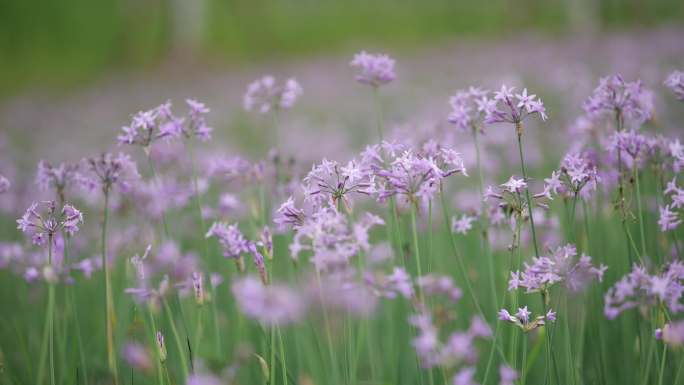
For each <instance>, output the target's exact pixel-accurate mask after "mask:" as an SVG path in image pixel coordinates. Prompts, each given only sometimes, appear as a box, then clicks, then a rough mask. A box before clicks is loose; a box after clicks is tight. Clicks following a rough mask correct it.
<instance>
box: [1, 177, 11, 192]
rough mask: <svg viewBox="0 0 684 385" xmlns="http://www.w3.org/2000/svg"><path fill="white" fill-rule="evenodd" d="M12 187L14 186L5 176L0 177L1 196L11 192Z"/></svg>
mask: <svg viewBox="0 0 684 385" xmlns="http://www.w3.org/2000/svg"><path fill="white" fill-rule="evenodd" d="M11 185H12V184H11V183H10V181H9V179H7V178H5V177H4V176H3V175H0V194H4V193H6V192H7V191H9V189H10V186H11Z"/></svg>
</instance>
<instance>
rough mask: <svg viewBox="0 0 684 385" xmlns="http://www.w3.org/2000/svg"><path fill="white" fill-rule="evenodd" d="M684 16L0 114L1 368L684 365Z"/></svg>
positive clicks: (308, 376)
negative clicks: (579, 40) (592, 40)
mask: <svg viewBox="0 0 684 385" xmlns="http://www.w3.org/2000/svg"><path fill="white" fill-rule="evenodd" d="M682 36H684V34H683V33H682V30H681V29H679V30H674V31H669V32H664V33H662V34H658V33H653V34H650V35H648V37H646V38H644V40H642V41H639V40H638V38H637V37H635V36H631V37H629V38H627V39H626V40H629V41H631V43H624V41H622V40H620V38H615V39H614V40H611V41H608V42H603V43H602V44H604V45H599V46H598V47H603V49H597V47H593V48H591V47H590V48H585V47H582V46H581V45H579V46H575V47H571V43H570V42H567V41H566V42H565V43H562V44H559V45H557V44H554V45H557V46H556V47H555V48H549V49H546V50H543V49H542V50H537V49H536V48H530V47H529V46H526V45H525V44H530V45H531V46H535V44H540V45H545V46H547V47H548V46H550V45H551V44H549V43H548V42H547V43H544V42H534V41H532V42H528V43H525V44H522V45H516V44H517V43H511V46H510V47H512V48H505V47H504V48H501V47H499V48H496V50H498V53H494V54H491V55H490V56H489V57H488V58H489V60H485V59H483V58H479V59H478V57H477V55H474V56H472V57H470V58H469V59H468V58H466V59H464V60H466V61H467V60H471V61H470V62H469V67H470V68H473V67H478V66H482V67H489V68H490V69H491V68H496V67H497V66H496V65H493V64H492V63H493V62H496V60H491V59H492V58H499V59H501V58H513V59H512V61H511V63H518V64H515V65H511V66H510V68H505V69H502V70H501V71H499V72H496V73H495V74H493V75H492V74H491V73H490V74H488V75H484V74H482V73H478V72H473V73H467V74H466V75H460V76H459V75H455V76H456V78H457V81H453V80H452V79H450V76H451V74H452V73H456V72H459V68H458V67H454V66H456V65H457V64H454V63H453V62H450V61H449V60H448V59H445V62H446V63H447V64H446V65H442V66H435V67H432V66H426V65H424V64H420V62H419V61H416V60H415V58H411V57H410V56H411V54H408V53H407V54H406V55H407V56H409V58H407V59H406V60H403V59H402V54H392V53H385V52H384V51H383V52H382V53H378V52H376V50H368V52H367V51H364V50H361V48H363V47H359V49H358V50H357V51H356V52H357V53H354V52H353V51H350V52H349V55H347V56H345V57H337V56H335V57H334V58H332V59H330V58H329V59H327V60H322V61H320V62H318V63H315V64H312V65H314V66H315V68H314V69H311V68H308V67H307V65H306V64H302V65H301V66H297V65H290V66H278V67H277V70H275V71H274V73H277V74H278V75H277V76H274V75H269V73H271V71H270V69H269V68H268V67H264V68H260V69H259V71H260V72H259V73H255V72H250V74H249V78H247V77H244V81H242V80H240V81H236V80H234V79H233V80H232V81H231V83H230V84H231V85H232V87H233V90H234V92H233V94H240V97H234V95H233V96H231V97H228V96H225V95H223V94H220V93H215V92H209V91H207V90H209V89H211V87H209V86H208V87H207V88H203V87H197V86H195V87H193V86H192V85H191V84H190V83H191V82H188V84H189V85H188V87H187V89H188V91H189V93H188V94H187V95H185V97H181V98H175V96H174V98H173V99H170V96H169V97H161V98H157V97H156V93H160V92H161V91H160V90H163V89H164V88H163V87H160V88H159V89H157V91H155V98H154V99H153V98H151V97H150V96H151V94H145V95H144V96H143V97H140V96H138V97H135V98H132V99H135V100H140V99H142V100H146V102H145V104H144V105H140V106H135V107H132V108H130V109H128V110H126V112H121V113H120V114H118V116H121V115H123V116H124V118H121V119H120V121H118V120H117V121H116V122H114V123H112V124H111V126H110V125H109V124H105V123H102V122H106V121H107V119H102V120H100V121H99V123H100V124H101V125H103V127H98V128H97V133H96V134H94V133H93V132H94V131H95V129H93V130H92V131H93V132H90V131H89V128H88V127H79V126H78V124H77V123H76V125H75V126H74V128H73V129H72V130H71V131H70V132H71V133H75V134H81V133H82V135H83V136H82V137H76V135H72V136H69V137H68V138H65V136H64V135H63V133H62V132H50V130H49V129H45V130H43V131H41V132H42V134H41V135H35V136H30V135H26V134H23V135H22V134H19V133H17V131H16V130H8V131H7V132H0V230H1V231H0V290H1V291H0V293H1V294H0V311H1V314H2V316H1V317H0V383H2V384H7V385H10V384H50V385H96V384H114V385H133V384H157V385H175V384H180V385H183V384H187V385H220V384H250V385H252V384H264V385H288V384H291V385H294V384H301V385H328V384H330V385H341V384H367V385H390V384H392V385H395V384H397V385H399V384H411V385H414V384H421V385H435V384H440V385H441V384H453V385H474V384H483V385H489V384H499V385H512V384H535V385H536V384H545V385H546V384H557V385H560V384H567V385H569V384H573V385H577V384H638V385H651V384H657V385H665V384H684V373H683V372H684V350H682V346H683V345H684V316H682V313H684V302H683V299H682V296H683V294H684V263H683V262H682V260H681V259H682V258H683V257H684V223H682V222H683V221H684V175H682V173H683V172H684V125H683V124H682V121H684V120H683V119H684V72H682V71H684V58H683V57H682V56H681V52H684V39H681V37H682ZM630 39H631V40H630ZM621 41H622V42H623V44H622V45H620V42H621ZM609 48H610V49H609ZM467 51H468V48H465V49H463V47H461V49H460V52H467ZM525 52H536V53H537V56H536V57H535V56H534V55H531V56H532V58H531V59H530V58H529V57H526V58H525V59H524V60H523V59H520V58H521V57H522V56H525V55H527V54H526V53H525ZM568 52H569V53H568ZM589 52H596V53H597V54H596V55H597V57H598V58H599V59H600V60H598V62H594V63H590V60H589V59H587V60H583V59H581V58H580V59H578V57H580V56H582V55H584V54H586V53H589ZM429 54H430V55H434V57H437V58H439V57H446V56H447V55H445V56H440V55H443V53H437V52H431V53H429ZM564 55H565V56H564ZM573 55H574V56H573ZM677 55H679V56H677ZM570 57H573V59H572V60H571V59H570ZM516 58H517V59H516ZM630 58H631V59H633V61H630ZM435 61H439V60H435ZM405 63H407V64H405ZM456 63H457V62H456ZM521 63H522V64H521ZM452 65H453V66H452ZM492 66H493V67H492ZM302 68H304V69H302ZM262 69H263V70H262ZM329 69H330V70H329ZM299 75H303V76H301V77H300V76H299ZM209 78H211V77H209ZM241 79H242V78H241ZM162 82H163V81H162ZM209 82H213V78H211V80H209ZM219 83H220V84H223V83H221V81H219ZM402 83H403V85H402ZM142 88H146V87H142V86H141V89H142ZM309 89H313V90H314V91H313V95H314V96H309V95H310V94H309V92H308V91H307V90H309ZM203 90H204V92H206V93H207V94H211V96H210V99H212V101H215V104H213V103H210V102H208V101H205V100H204V99H203V98H202V95H203ZM93 95H94V94H93ZM91 96H92V95H91ZM88 98H90V97H88ZM97 98H98V96H93V97H92V99H97ZM124 99H126V98H121V100H117V102H118V103H116V104H118V105H119V107H118V108H119V109H121V108H124V107H121V106H128V105H129V104H131V101H130V100H128V101H126V100H124ZM150 100H151V101H150ZM109 102H110V100H109V99H105V100H104V101H102V102H101V103H102V104H103V105H107V104H108V103H109ZM93 103H95V102H93ZM86 104H87V103H84V106H83V111H85V110H86V107H85V105H86ZM89 106H90V107H89V108H93V109H96V110H99V112H98V113H99V114H102V109H103V108H102V107H101V106H100V107H92V106H93V105H89ZM155 106H156V107H155ZM13 108H14V109H12V108H8V109H5V110H4V111H5V112H7V111H14V112H15V113H16V114H17V116H18V115H20V114H19V112H18V111H22V108H23V107H22V106H21V103H19V106H18V107H17V106H15V107H13ZM112 108H115V107H112ZM125 108H126V109H127V108H128V107H125ZM119 111H120V110H119ZM41 114H44V117H42V118H37V117H35V116H41ZM61 114H62V115H63V114H64V113H61ZM69 114H73V115H75V116H79V117H80V119H82V120H81V122H84V121H85V122H87V121H89V118H88V114H87V113H85V112H83V113H82V112H81V111H79V107H77V106H76V107H73V108H70V111H69ZM30 115H31V116H32V117H31V118H30V119H29V120H26V121H25V122H31V124H32V125H34V124H35V125H41V126H43V127H50V126H51V124H56V123H55V122H56V121H57V120H58V117H59V115H60V113H58V112H55V110H50V109H49V108H45V109H43V110H42V109H40V108H36V109H35V110H32V111H31V114H30ZM114 115H116V114H114ZM228 115H230V116H228ZM31 119H33V120H31ZM39 119H42V120H40V121H39ZM1 121H2V125H3V126H8V125H11V124H13V123H12V122H14V124H16V125H19V122H21V121H22V120H21V118H16V119H15V120H12V118H3V119H2V120H1ZM78 121H79V120H78V119H74V122H78ZM228 132H230V134H228ZM52 147H56V148H58V150H55V149H54V148H53V149H52V150H51V148H52Z"/></svg>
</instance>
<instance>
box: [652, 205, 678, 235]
mask: <svg viewBox="0 0 684 385" xmlns="http://www.w3.org/2000/svg"><path fill="white" fill-rule="evenodd" d="M681 224H682V219H681V217H680V215H679V214H678V213H677V212H675V211H672V207H671V206H670V205H665V206H664V207H661V208H660V217H659V218H658V226H660V231H663V232H665V231H670V230H674V229H676V228H677V227H678V226H679V225H681Z"/></svg>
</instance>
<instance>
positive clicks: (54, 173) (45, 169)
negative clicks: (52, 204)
mask: <svg viewBox="0 0 684 385" xmlns="http://www.w3.org/2000/svg"><path fill="white" fill-rule="evenodd" d="M79 170H80V165H79V164H67V163H60V164H59V166H53V165H52V164H50V163H49V162H47V161H44V160H41V161H40V162H38V171H37V173H36V183H37V184H38V186H40V188H41V189H43V190H48V189H53V190H54V191H55V192H57V195H58V196H60V197H61V199H63V198H64V193H65V191H66V190H67V188H69V187H71V186H73V185H74V184H76V183H77V182H79V181H80V180H81V174H80V172H79Z"/></svg>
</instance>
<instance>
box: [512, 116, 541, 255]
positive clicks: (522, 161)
mask: <svg viewBox="0 0 684 385" xmlns="http://www.w3.org/2000/svg"><path fill="white" fill-rule="evenodd" d="M516 129H517V133H518V153H519V154H520V169H521V171H522V176H523V180H524V181H525V183H529V181H528V179H527V170H526V169H525V157H524V156H523V148H522V126H521V123H517V124H516ZM525 199H526V200H527V211H528V212H529V216H530V227H531V229H532V242H533V243H534V255H535V256H536V257H537V258H539V248H538V246H537V232H536V230H535V228H534V218H533V217H532V200H531V199H530V189H529V187H528V186H525Z"/></svg>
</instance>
